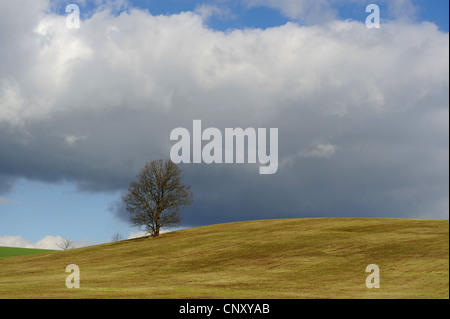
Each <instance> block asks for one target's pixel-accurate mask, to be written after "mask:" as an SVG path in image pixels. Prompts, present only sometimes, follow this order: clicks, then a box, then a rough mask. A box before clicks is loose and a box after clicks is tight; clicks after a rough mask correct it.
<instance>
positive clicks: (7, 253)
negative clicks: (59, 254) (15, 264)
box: [0, 247, 55, 258]
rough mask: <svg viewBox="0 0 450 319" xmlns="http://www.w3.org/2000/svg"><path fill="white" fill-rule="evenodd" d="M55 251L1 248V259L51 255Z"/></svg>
mask: <svg viewBox="0 0 450 319" xmlns="http://www.w3.org/2000/svg"><path fill="white" fill-rule="evenodd" d="M53 251H55V250H51V249H35V248H18V247H0V258H1V257H14V256H25V255H33V254H42V253H49V252H53Z"/></svg>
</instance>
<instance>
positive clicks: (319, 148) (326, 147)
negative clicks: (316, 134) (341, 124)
mask: <svg viewBox="0 0 450 319" xmlns="http://www.w3.org/2000/svg"><path fill="white" fill-rule="evenodd" d="M336 150H337V146H336V145H333V144H317V145H316V146H315V147H314V148H313V149H311V150H307V151H303V152H300V154H299V155H300V157H325V158H328V157H331V156H332V155H333V154H334V153H336Z"/></svg>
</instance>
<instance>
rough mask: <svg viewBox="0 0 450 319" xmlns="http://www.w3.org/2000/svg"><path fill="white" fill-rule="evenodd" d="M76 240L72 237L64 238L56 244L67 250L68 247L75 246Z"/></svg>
mask: <svg viewBox="0 0 450 319" xmlns="http://www.w3.org/2000/svg"><path fill="white" fill-rule="evenodd" d="M74 243H75V242H74V241H73V240H72V239H70V238H65V239H62V240H61V241H60V242H59V243H57V244H56V246H58V247H59V248H61V249H62V250H67V249H71V248H73V247H74Z"/></svg>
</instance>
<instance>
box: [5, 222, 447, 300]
mask: <svg viewBox="0 0 450 319" xmlns="http://www.w3.org/2000/svg"><path fill="white" fill-rule="evenodd" d="M448 236H449V223H448V221H447V220H411V219H371V218H370V219H363V218H317V219H277V220H260V221H248V222H238V223H229V224H220V225H212V226H204V227H198V228H192V229H186V230H182V231H176V232H171V233H166V234H163V235H161V236H160V237H159V238H154V239H148V238H140V239H134V240H126V241H121V242H115V243H108V244H103V245H97V246H90V247H84V248H79V249H73V250H68V251H57V252H51V253H44V254H39V255H30V256H18V257H7V258H1V259H0V298H289V299H290V298H447V299H448V298H449V237H448ZM68 264H77V265H78V266H79V268H80V279H81V280H80V285H81V287H80V288H79V289H76V288H73V289H68V288H67V287H66V285H65V280H66V277H67V276H68V275H69V274H68V273H66V272H65V269H66V266H67V265H68ZM368 264H377V265H378V266H379V268H380V288H379V289H375V288H374V289H368V288H367V287H366V285H365V280H366V277H367V276H368V275H369V274H368V273H366V272H365V268H366V266H367V265H368Z"/></svg>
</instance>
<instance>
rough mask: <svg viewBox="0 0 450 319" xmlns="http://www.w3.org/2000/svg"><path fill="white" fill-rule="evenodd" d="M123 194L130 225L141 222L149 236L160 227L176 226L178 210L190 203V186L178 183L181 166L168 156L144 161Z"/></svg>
mask: <svg viewBox="0 0 450 319" xmlns="http://www.w3.org/2000/svg"><path fill="white" fill-rule="evenodd" d="M136 178H137V180H136V181H132V182H131V183H130V186H129V187H128V192H127V194H126V195H124V196H123V201H124V203H125V204H126V208H127V211H128V212H129V213H130V220H131V221H132V222H133V224H134V226H139V227H141V226H144V227H145V228H146V230H147V231H148V232H149V233H150V235H151V236H154V237H156V236H158V235H159V231H160V228H161V227H165V228H169V227H176V226H179V225H180V223H181V219H180V216H179V211H180V209H182V208H185V207H189V206H190V205H191V204H192V197H193V195H192V192H190V186H186V185H183V184H182V183H181V169H180V168H179V167H178V166H177V165H176V164H175V163H174V162H172V161H171V160H166V161H163V160H156V161H152V162H150V163H147V164H146V165H145V167H144V168H143V169H142V170H141V171H140V172H139V174H138V175H137V176H136Z"/></svg>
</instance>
